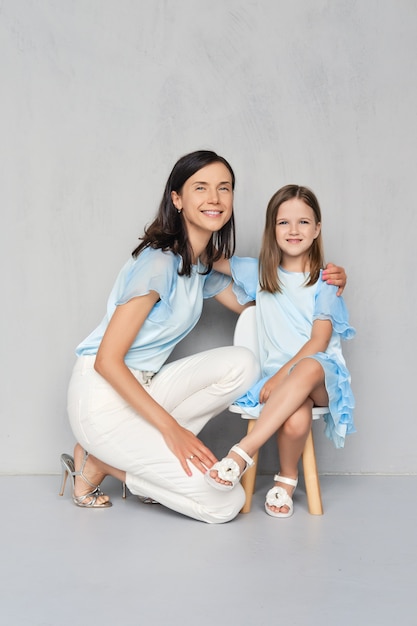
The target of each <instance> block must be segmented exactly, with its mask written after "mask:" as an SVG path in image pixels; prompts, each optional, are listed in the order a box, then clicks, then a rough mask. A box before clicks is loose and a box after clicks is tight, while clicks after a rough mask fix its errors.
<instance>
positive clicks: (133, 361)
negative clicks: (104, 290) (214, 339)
mask: <svg viewBox="0 0 417 626" xmlns="http://www.w3.org/2000/svg"><path fill="white" fill-rule="evenodd" d="M181 262H182V260H181V257H180V256H178V255H175V254H174V253H172V252H164V251H162V250H154V249H152V248H145V249H144V250H143V251H142V252H141V253H140V254H139V256H138V257H137V258H135V259H134V258H131V259H129V260H128V261H127V263H126V264H125V265H124V266H123V268H122V270H121V272H120V273H119V275H118V277H117V279H116V282H115V284H114V286H113V289H112V290H111V293H110V296H109V299H108V301H107V312H106V315H105V316H104V318H103V320H102V322H101V324H100V325H99V326H98V327H97V328H96V329H95V330H94V331H93V332H92V333H91V334H90V335H89V336H88V337H87V338H86V339H84V341H82V342H81V343H80V344H79V346H78V347H77V349H76V354H77V356H84V355H94V354H97V350H98V348H99V345H100V343H101V340H102V338H103V335H104V332H105V330H106V328H107V325H108V323H109V320H110V318H111V316H112V315H113V313H114V311H115V309H116V307H117V306H118V305H120V304H125V303H126V302H128V301H129V300H131V299H132V298H135V297H137V296H143V295H145V294H148V293H149V292H150V291H156V292H157V293H158V294H159V297H160V300H159V301H158V302H157V303H156V304H155V306H154V307H153V308H152V310H151V312H150V314H149V315H148V317H147V319H146V320H145V323H144V324H143V326H142V328H141V329H140V331H139V333H138V334H137V336H136V338H135V340H134V342H133V344H132V346H131V347H130V349H129V351H128V352H127V354H126V357H125V362H126V365H127V366H128V367H131V368H133V369H137V370H143V371H147V372H158V371H159V369H160V368H161V367H162V365H163V364H164V363H165V361H166V360H167V358H168V357H169V355H170V354H171V352H172V351H173V349H174V348H175V346H176V345H177V343H179V342H180V341H181V339H183V337H185V336H186V335H188V333H189V332H190V331H191V330H192V329H193V328H194V326H195V325H196V324H197V322H198V320H199V318H200V315H201V311H202V308H203V299H205V298H211V297H213V296H216V295H217V294H218V293H220V292H221V291H223V290H224V289H225V288H226V287H227V286H228V285H229V284H230V282H231V278H230V277H228V276H225V275H223V274H220V273H218V272H215V271H214V270H213V271H211V272H210V273H209V274H207V275H203V274H201V273H200V272H202V271H204V266H203V265H202V264H200V265H198V266H197V265H195V266H193V268H192V274H191V276H179V275H178V268H179V267H180V265H181Z"/></svg>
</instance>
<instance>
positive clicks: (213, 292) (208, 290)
mask: <svg viewBox="0 0 417 626" xmlns="http://www.w3.org/2000/svg"><path fill="white" fill-rule="evenodd" d="M231 282H232V279H231V278H230V276H226V275H225V274H221V273H220V272H216V271H215V270H212V271H211V272H210V273H209V274H208V275H207V278H206V280H205V282H204V289H203V298H214V296H217V294H218V293H220V292H221V291H223V289H226V287H227V286H228V285H230V283H231Z"/></svg>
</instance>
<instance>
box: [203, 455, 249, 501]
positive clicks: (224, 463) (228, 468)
mask: <svg viewBox="0 0 417 626" xmlns="http://www.w3.org/2000/svg"><path fill="white" fill-rule="evenodd" d="M230 452H235V454H238V455H239V456H240V457H241V458H242V459H243V460H244V461H245V463H246V466H245V469H243V470H242V471H240V467H239V465H238V464H237V463H236V461H235V460H234V459H231V458H230V457H228V456H226V457H225V458H224V459H222V460H221V461H217V463H215V464H214V465H213V467H211V468H210V469H209V470H207V472H206V474H205V479H206V481H207V482H208V484H209V485H211V486H212V487H214V488H215V489H219V490H220V491H230V490H231V489H233V487H235V486H236V485H237V483H238V482H239V481H240V479H241V478H242V476H243V474H244V473H245V472H246V470H247V469H248V468H249V467H252V465H253V464H254V460H253V459H252V458H251V457H250V456H249V455H248V454H246V452H245V451H244V450H242V448H240V447H239V446H237V445H236V446H233V447H232V448H230ZM213 470H216V471H217V476H218V478H220V479H221V480H227V481H228V482H230V485H225V484H224V483H219V482H217V480H216V479H215V478H213V477H212V476H210V472H212V471H213Z"/></svg>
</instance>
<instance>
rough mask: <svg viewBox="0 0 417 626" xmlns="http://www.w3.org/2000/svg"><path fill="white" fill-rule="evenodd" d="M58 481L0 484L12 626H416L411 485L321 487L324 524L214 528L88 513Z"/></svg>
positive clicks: (137, 511)
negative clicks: (72, 500)
mask: <svg viewBox="0 0 417 626" xmlns="http://www.w3.org/2000/svg"><path fill="white" fill-rule="evenodd" d="M59 484H60V478H59V477H58V476H2V477H0V494H1V503H2V504H1V517H0V520H1V538H0V554H1V561H0V563H1V564H0V623H1V624H2V625H5V626H6V625H7V626H58V625H59V626H67V625H68V626H69V625H73V624H74V625H75V624H77V625H80V626H93V625H96V624H100V625H102V626H138V625H140V626H142V625H143V626H171V625H176V624H178V625H181V626H196V625H198V626H209V625H210V626H212V625H216V624H230V626H237V625H239V624H241V625H242V626H263V625H268V626H269V625H270V624H286V625H290V626H313V625H319V624H320V625H323V624H326V625H328V624H336V625H337V626H348V625H349V626H352V624H355V626H362V625H363V626H385V625H389V626H392V624H395V625H396V626H416V625H417V592H416V589H417V587H416V579H417V530H416V528H417V525H416V520H417V498H416V494H417V477H416V476H409V477H393V476H391V477H383V476H322V477H321V486H322V493H323V502H324V507H325V514H324V515H323V516H322V517H314V516H311V515H309V513H308V511H307V502H306V497H305V492H304V489H303V486H302V485H301V487H299V488H298V490H297V493H296V496H295V500H294V503H295V514H294V516H293V517H292V518H290V519H284V520H276V519H273V518H271V517H269V516H267V515H266V514H265V513H264V511H263V501H264V493H265V492H266V490H267V489H268V488H269V487H270V486H271V484H272V478H271V477H266V476H261V477H259V478H258V482H257V491H256V494H255V496H254V500H253V507H252V512H251V513H249V514H247V515H240V516H239V517H238V518H237V519H236V520H235V521H233V522H231V523H229V524H225V525H221V526H213V525H206V524H203V523H200V522H196V521H193V520H190V519H187V518H184V517H182V516H180V515H178V514H176V513H173V512H171V511H169V510H166V509H164V508H163V507H161V506H159V505H144V504H141V503H139V502H138V501H137V499H136V498H135V497H133V496H129V497H128V498H127V500H126V501H124V500H122V498H121V490H120V488H119V485H118V484H117V483H116V482H114V481H113V480H112V479H106V481H105V483H104V487H105V488H106V491H107V492H108V493H110V495H111V496H112V499H113V507H112V508H111V509H107V510H101V511H100V510H83V509H80V508H78V507H75V506H74V505H73V504H72V503H71V500H70V497H69V490H68V491H67V493H66V494H65V495H64V497H63V498H60V497H59V496H58V489H59Z"/></svg>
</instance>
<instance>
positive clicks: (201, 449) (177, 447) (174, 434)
mask: <svg viewBox="0 0 417 626" xmlns="http://www.w3.org/2000/svg"><path fill="white" fill-rule="evenodd" d="M164 439H165V443H166V444H167V446H168V448H169V449H170V450H171V452H173V454H175V456H176V457H177V459H178V460H179V462H180V463H181V466H182V468H183V470H184V472H185V473H186V474H187V476H191V475H192V472H191V469H190V465H189V464H190V463H192V464H193V465H194V466H195V467H196V468H197V469H198V470H200V472H201V473H202V474H205V473H206V471H207V470H208V469H209V468H210V467H212V466H213V464H214V463H216V461H217V458H216V457H215V456H214V454H213V453H212V452H211V450H209V449H208V448H207V447H206V446H205V445H204V444H203V442H202V441H200V439H198V437H196V436H195V435H194V434H193V433H192V432H191V431H190V430H187V429H186V428H183V427H182V426H180V425H179V424H177V427H176V428H175V429H174V430H172V429H171V430H170V432H169V433H165V434H164Z"/></svg>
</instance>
